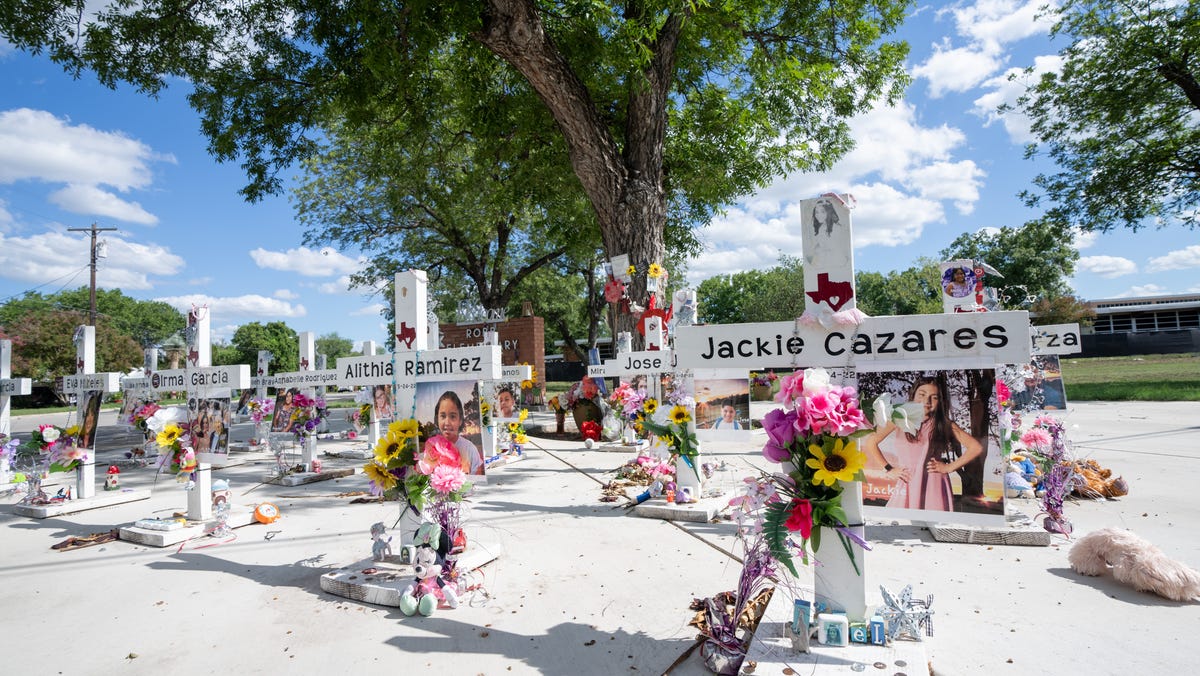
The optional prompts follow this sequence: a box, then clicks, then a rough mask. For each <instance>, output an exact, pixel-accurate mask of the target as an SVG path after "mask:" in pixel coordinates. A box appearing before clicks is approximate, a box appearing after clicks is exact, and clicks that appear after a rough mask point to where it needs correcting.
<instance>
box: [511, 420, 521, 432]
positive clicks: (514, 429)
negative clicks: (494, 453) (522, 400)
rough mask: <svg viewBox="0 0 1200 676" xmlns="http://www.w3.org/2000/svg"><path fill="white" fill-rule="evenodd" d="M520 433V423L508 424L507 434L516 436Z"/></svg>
mask: <svg viewBox="0 0 1200 676" xmlns="http://www.w3.org/2000/svg"><path fill="white" fill-rule="evenodd" d="M520 431H521V423H515V422H511V423H508V433H509V434H516V433H517V432H520Z"/></svg>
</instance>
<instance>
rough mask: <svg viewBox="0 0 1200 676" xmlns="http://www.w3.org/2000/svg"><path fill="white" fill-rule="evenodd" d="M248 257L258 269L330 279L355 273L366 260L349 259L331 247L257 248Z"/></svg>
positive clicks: (361, 258)
mask: <svg viewBox="0 0 1200 676" xmlns="http://www.w3.org/2000/svg"><path fill="white" fill-rule="evenodd" d="M250 257H251V258H253V259H254V262H255V263H256V264H257V265H258V267H260V268H267V269H269V270H282V271H284V272H295V273H299V274H301V275H304V276H305V277H332V276H333V275H344V274H349V273H351V272H357V271H358V269H359V268H361V267H362V266H363V264H364V263H365V262H366V259H365V258H363V257H361V256H360V257H358V258H351V257H349V256H346V255H343V254H341V253H339V252H338V251H337V250H336V249H334V248H332V247H328V246H327V247H322V248H320V249H310V248H308V247H306V246H302V247H300V248H298V249H288V250H287V251H267V250H266V249H263V248H258V249H255V250H253V251H251V252H250Z"/></svg>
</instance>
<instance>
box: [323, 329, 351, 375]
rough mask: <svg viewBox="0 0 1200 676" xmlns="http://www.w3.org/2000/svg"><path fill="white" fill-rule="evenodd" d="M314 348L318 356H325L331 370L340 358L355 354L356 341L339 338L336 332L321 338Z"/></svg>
mask: <svg viewBox="0 0 1200 676" xmlns="http://www.w3.org/2000/svg"><path fill="white" fill-rule="evenodd" d="M314 346H315V349H316V353H317V354H323V355H325V361H326V364H327V365H328V367H329V368H333V367H335V366H336V365H337V360H338V357H349V356H350V355H352V354H354V341H352V340H350V339H349V338H343V337H341V336H339V335H338V334H337V332H336V331H334V332H333V333H326V334H325V335H323V336H319V337H318V338H317V339H316V340H315V341H314Z"/></svg>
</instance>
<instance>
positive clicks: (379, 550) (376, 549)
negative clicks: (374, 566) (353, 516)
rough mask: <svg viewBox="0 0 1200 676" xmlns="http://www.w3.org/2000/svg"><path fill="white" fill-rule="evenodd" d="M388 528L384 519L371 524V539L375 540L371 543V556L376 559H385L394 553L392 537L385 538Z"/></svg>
mask: <svg viewBox="0 0 1200 676" xmlns="http://www.w3.org/2000/svg"><path fill="white" fill-rule="evenodd" d="M386 534H387V528H386V527H385V526H384V525H383V522H382V521H378V522H376V523H374V524H372V525H371V539H372V540H374V542H373V543H372V544H371V558H372V559H374V560H375V561H384V560H386V559H387V557H389V556H391V555H392V545H391V542H392V539H391V538H390V537H389V538H385V537H384V535H386Z"/></svg>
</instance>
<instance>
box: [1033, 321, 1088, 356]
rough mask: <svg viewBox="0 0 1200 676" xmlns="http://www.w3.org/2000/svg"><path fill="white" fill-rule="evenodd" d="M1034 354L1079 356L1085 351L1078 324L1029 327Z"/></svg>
mask: <svg viewBox="0 0 1200 676" xmlns="http://www.w3.org/2000/svg"><path fill="white" fill-rule="evenodd" d="M1029 335H1030V337H1031V340H1032V346H1031V347H1032V351H1033V354H1078V353H1079V352H1082V351H1083V347H1082V344H1081V341H1080V340H1079V325H1078V324H1047V325H1045V326H1031V327H1029Z"/></svg>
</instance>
